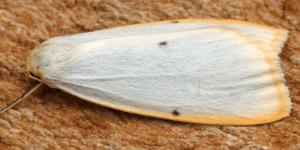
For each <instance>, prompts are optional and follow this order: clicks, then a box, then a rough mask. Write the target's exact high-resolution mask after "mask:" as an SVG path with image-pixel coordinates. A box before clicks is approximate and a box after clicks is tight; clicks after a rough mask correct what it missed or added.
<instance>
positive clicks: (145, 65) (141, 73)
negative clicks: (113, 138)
mask: <svg viewBox="0 0 300 150" xmlns="http://www.w3.org/2000/svg"><path fill="white" fill-rule="evenodd" d="M116 29H117V28H116ZM106 31H108V30H106ZM77 38H78V39H76V40H74V42H73V43H74V44H76V43H77V42H76V41H80V39H85V38H89V37H80V36H79V35H78V36H77ZM256 39H257V38H256V37H254V36H252V35H247V34H244V33H243V32H240V31H237V30H231V29H229V28H220V27H213V28H203V29H196V30H187V31H182V32H170V33H157V34H145V35H134V36H125V37H114V38H107V39H103V40H98V41H92V42H87V43H84V44H81V45H78V46H76V47H74V48H72V49H69V50H68V51H64V52H62V53H60V52H59V51H51V50H49V49H48V50H49V51H47V46H48V48H53V47H57V45H55V44H56V43H55V42H54V43H50V45H45V46H44V50H43V51H44V52H43V53H37V52H35V55H34V54H32V58H31V60H34V61H32V62H33V63H31V64H33V65H32V66H33V67H37V68H39V69H38V70H39V72H40V73H41V74H43V76H42V80H43V81H44V82H45V83H47V84H49V85H52V86H55V87H57V88H59V89H62V90H64V91H66V92H68V93H71V94H72V95H75V96H78V97H80V98H82V99H85V100H87V101H90V102H93V103H96V104H100V105H103V106H107V107H110V108H114V109H118V110H122V111H126V112H131V113H136V114H141V115H146V116H152V117H158V118H165V119H170V120H176V121H185V122H194V123H205V124H221V125H251V124H262V123H268V122H272V121H276V120H279V119H281V118H283V117H285V116H287V115H289V112H290V107H291V106H290V105H291V102H290V98H289V94H288V90H287V88H286V86H285V85H284V82H285V81H284V78H283V73H282V71H281V68H280V66H279V63H280V62H279V57H278V56H277V55H276V54H275V53H274V52H270V50H267V49H265V47H264V46H263V45H262V43H261V42H256ZM285 39H286V38H285V37H284V38H281V40H280V41H281V42H280V44H278V46H279V45H282V43H283V42H284V41H285ZM68 40H69V39H68ZM269 40H272V38H270V39H269ZM50 41H51V40H50ZM45 43H47V42H45ZM278 46H277V47H276V48H279V47H278ZM54 56H59V57H54ZM37 57H38V58H39V60H36V58H37ZM44 58H51V59H44Z"/></svg>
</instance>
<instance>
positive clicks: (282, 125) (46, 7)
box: [0, 0, 300, 150]
mask: <svg viewBox="0 0 300 150" xmlns="http://www.w3.org/2000/svg"><path fill="white" fill-rule="evenodd" d="M299 16H300V3H299V2H298V1H297V0H249V1H248V0H244V1H241V0H222V1H218V0H197V1H183V0H181V1H179V0H153V1H142V0H136V1H127V0H102V1H100V0H77V1H75V0H64V1H63V0H43V1H37V0H16V1H10V0H3V1H1V2H0V107H1V108H3V107H5V106H6V105H7V104H9V103H11V102H12V101H13V100H15V99H16V98H18V97H20V96H21V94H22V93H24V92H25V91H26V90H27V89H29V88H30V87H31V86H32V85H33V84H34V83H35V81H33V80H32V79H29V78H28V77H27V76H26V74H25V60H26V57H27V55H28V52H29V51H30V50H32V49H34V47H35V46H38V45H39V44H40V43H42V42H43V41H45V40H47V39H49V38H50V37H54V36H58V35H69V34H76V33H82V32H87V31H94V30H100V29H105V28H110V27H117V26H123V25H130V24H136V23H146V22H155V21H161V20H171V19H184V18H209V19H238V20H244V21H249V22H253V23H257V24H262V25H269V26H272V27H276V28H285V29H287V30H289V32H290V33H289V38H288V41H287V42H286V44H285V46H284V47H283V51H282V53H281V54H280V58H281V62H282V64H281V66H282V68H283V70H284V74H285V79H286V80H287V81H286V85H287V86H288V87H289V90H290V96H291V98H292V102H293V105H292V107H293V109H292V112H291V115H290V116H289V117H286V118H284V119H282V120H280V121H277V122H274V123H270V124H264V125H256V126H212V125H202V124H191V123H182V122H174V121H167V120H163V119H156V118H151V117H143V116H139V115H133V114H129V113H125V112H121V111H117V110H113V109H109V108H106V107H102V106H99V105H95V104H92V103H89V102H86V101H84V100H81V99H79V98H77V97H75V96H72V95H70V94H68V93H65V92H63V91H61V90H58V89H52V88H50V87H48V86H42V87H41V88H40V89H38V90H37V91H36V92H34V93H33V94H32V95H31V96H29V97H28V98H27V99H26V100H24V101H23V102H21V103H20V104H18V105H17V106H15V107H13V108H12V109H10V110H8V111H7V112H5V113H4V114H3V115H1V116H0V149H121V148H123V149H134V148H139V149H157V148H161V149H167V148H169V149H224V150H226V149H245V150H246V149H300V91H299V89H300V88H299V85H300V84H299V82H300V79H299V77H300V52H299V50H300V44H299V41H300V34H299V30H300V17H299Z"/></svg>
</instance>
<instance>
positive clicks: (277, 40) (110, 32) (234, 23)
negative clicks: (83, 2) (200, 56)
mask: <svg viewBox="0 0 300 150" xmlns="http://www.w3.org/2000/svg"><path fill="white" fill-rule="evenodd" d="M207 27H226V28H232V29H235V30H238V31H242V32H244V33H246V34H248V35H251V36H253V37H252V40H253V41H256V42H261V46H264V49H266V50H269V51H274V52H275V53H276V54H278V53H280V51H281V47H282V46H283V45H282V44H283V42H282V41H286V39H287V31H286V30H281V29H275V28H272V27H269V26H263V25H257V24H254V23H249V22H245V21H238V20H212V19H182V20H177V21H162V22H154V23H147V24H137V25H131V26H124V27H117V28H111V29H106V30H99V31H94V32H88V33H82V34H75V35H71V36H61V37H55V38H52V39H49V40H47V41H46V42H44V43H43V44H42V45H41V46H44V45H48V44H52V43H55V44H56V45H60V46H59V49H60V51H63V50H69V49H72V48H74V47H76V46H78V45H81V44H84V43H87V42H92V41H97V40H103V39H109V38H116V37H123V36H133V35H147V34H158V33H167V32H178V31H185V30H195V29H201V28H207ZM66 43H67V44H66Z"/></svg>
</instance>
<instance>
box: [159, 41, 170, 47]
mask: <svg viewBox="0 0 300 150" xmlns="http://www.w3.org/2000/svg"><path fill="white" fill-rule="evenodd" d="M167 44H168V42H166V41H164V42H159V44H158V45H159V46H166V45H167Z"/></svg>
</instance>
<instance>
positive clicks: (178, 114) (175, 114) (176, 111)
mask: <svg viewBox="0 0 300 150" xmlns="http://www.w3.org/2000/svg"><path fill="white" fill-rule="evenodd" d="M172 115H173V116H180V113H179V111H178V110H176V109H174V110H173V111H172Z"/></svg>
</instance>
